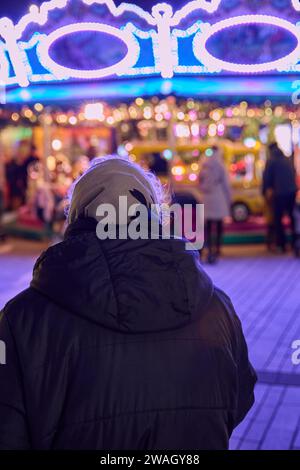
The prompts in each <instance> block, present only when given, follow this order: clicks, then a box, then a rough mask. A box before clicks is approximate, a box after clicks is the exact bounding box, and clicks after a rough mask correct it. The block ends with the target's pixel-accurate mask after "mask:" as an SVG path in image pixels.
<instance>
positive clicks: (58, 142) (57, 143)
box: [51, 139, 62, 152]
mask: <svg viewBox="0 0 300 470" xmlns="http://www.w3.org/2000/svg"><path fill="white" fill-rule="evenodd" d="M51 146H52V148H53V150H55V152H58V151H59V150H61V149H62V142H61V140H59V139H54V140H53V141H52V144H51Z"/></svg>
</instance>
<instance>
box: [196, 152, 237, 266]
mask: <svg viewBox="0 0 300 470" xmlns="http://www.w3.org/2000/svg"><path fill="white" fill-rule="evenodd" d="M208 155H209V156H208ZM208 155H207V154H206V156H205V161H204V163H203V165H202V169H201V173H200V177H199V184H200V190H201V192H202V201H203V204H204V217H205V238H206V246H207V249H208V262H209V263H213V262H215V261H216V259H217V258H218V256H219V255H220V252H221V244H222V236H223V221H224V219H225V218H226V217H229V216H230V213H231V210H230V208H231V189H230V184H229V177H228V174H227V171H226V168H225V165H224V163H223V159H222V154H221V152H220V150H219V148H218V147H213V148H212V149H211V152H209V153H208Z"/></svg>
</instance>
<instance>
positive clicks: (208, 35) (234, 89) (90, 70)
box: [0, 0, 300, 221]
mask: <svg viewBox="0 0 300 470" xmlns="http://www.w3.org/2000/svg"><path fill="white" fill-rule="evenodd" d="M136 3H137V4H133V3H120V2H119V3H117V2H114V1H113V0H104V1H101V0H51V1H49V2H45V3H43V4H42V5H41V6H40V7H37V6H32V7H31V8H30V10H29V12H28V13H27V14H26V15H25V16H23V17H22V18H21V19H20V20H19V22H18V23H16V24H13V23H12V22H11V21H10V20H9V19H8V18H2V19H1V20H0V38H1V40H0V57H1V69H0V79H1V81H2V83H3V84H4V85H5V87H6V93H5V95H6V96H5V99H6V105H5V106H4V107H3V108H2V109H1V114H0V123H1V128H2V132H1V137H0V141H1V142H0V144H1V147H2V151H3V153H4V155H5V158H6V160H7V161H8V160H9V159H11V158H12V157H13V156H14V155H15V154H16V153H17V152H18V151H19V148H20V146H21V145H22V146H23V148H24V145H25V146H26V143H27V145H31V144H32V143H34V145H35V146H36V147H37V149H38V154H39V155H40V158H41V161H42V162H43V164H44V166H45V168H46V169H47V172H49V173H52V174H54V175H56V177H57V174H59V175H60V176H59V178H60V181H63V179H64V176H65V181H64V184H65V186H66V187H67V186H68V184H69V182H70V181H71V180H72V179H73V178H74V177H76V176H77V175H78V174H80V171H82V169H84V168H85V165H86V161H87V160H89V159H91V158H93V157H95V156H96V155H104V154H107V153H109V152H112V151H115V150H116V149H118V151H119V152H120V153H122V154H123V153H127V154H128V155H129V157H130V158H131V159H133V160H135V161H138V162H139V163H141V164H142V165H145V166H147V167H150V168H152V169H153V170H154V171H156V172H157V173H158V174H160V176H161V177H162V178H164V179H166V180H168V181H170V183H171V185H172V186H173V188H174V191H175V192H177V193H178V194H179V195H180V197H182V198H183V199H184V198H193V199H194V200H199V198H200V197H201V196H200V195H199V194H198V192H197V177H198V172H199V167H200V165H201V155H203V154H204V153H209V152H210V151H211V150H210V149H211V147H212V145H215V144H217V145H219V146H221V147H222V148H223V150H224V155H225V159H226V163H227V164H228V168H229V171H230V175H231V179H232V185H233V188H234V212H233V215H234V218H235V220H237V221H242V220H247V219H248V218H249V217H251V216H252V215H257V214H261V212H262V200H261V196H260V190H259V186H260V183H261V175H262V171H263V168H264V164H265V160H266V144H267V143H268V142H270V141H272V140H274V139H275V140H277V141H278V143H279V145H281V146H282V148H283V150H284V152H285V154H286V156H287V157H292V156H293V158H295V165H296V168H299V163H298V154H299V150H298V147H299V135H300V134H299V119H300V112H299V111H298V107H297V105H298V103H299V102H300V98H299V97H300V92H299V90H300V82H298V81H297V77H298V74H299V71H300V27H299V24H298V22H299V19H300V2H299V1H297V0H269V1H264V2H261V1H256V0H251V1H250V0H211V1H208V0H198V1H197V0H196V1H191V2H188V3H186V4H184V3H183V5H182V6H180V8H179V7H175V4H176V5H177V4H178V2H173V7H172V6H171V5H169V4H166V3H160V4H158V5H156V6H154V7H153V8H151V9H149V10H147V8H146V7H145V6H144V5H143V7H142V6H139V5H138V2H136ZM171 3H172V2H171ZM262 3H263V5H262ZM2 94H3V95H4V93H2ZM33 175H35V176H36V172H35V171H33ZM63 175H64V176H63ZM56 183H57V181H56Z"/></svg>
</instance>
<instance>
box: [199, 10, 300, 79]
mask: <svg viewBox="0 0 300 470" xmlns="http://www.w3.org/2000/svg"><path fill="white" fill-rule="evenodd" d="M249 24H264V25H271V26H277V27H279V28H282V29H285V30H286V31H288V32H289V33H291V34H293V35H294V36H295V38H296V39H297V46H296V47H295V49H294V50H293V51H292V52H291V53H290V54H288V55H286V56H285V57H282V58H281V59H277V60H274V61H272V62H265V63H262V64H238V63H232V62H227V61H223V60H221V59H218V58H217V57H214V56H213V55H212V54H210V53H209V52H208V50H207V47H206V45H207V41H208V40H209V39H210V38H211V37H212V36H214V35H215V34H217V33H218V32H220V31H223V30H224V29H227V28H231V27H234V26H240V25H249ZM193 46H194V54H195V56H196V57H197V59H198V60H199V61H200V62H202V63H203V64H204V65H206V67H207V68H208V69H212V70H218V69H219V70H225V71H228V72H235V73H264V72H270V71H272V70H276V69H277V70H285V69H288V68H289V67H290V66H291V65H293V64H295V63H297V62H298V61H299V59H300V28H299V27H297V26H296V25H294V24H293V23H290V22H289V21H287V20H284V19H282V18H278V17H276V16H268V15H242V16H235V17H233V18H228V19H226V20H222V21H219V22H218V23H215V24H214V25H207V26H206V28H205V29H204V30H203V31H202V32H201V33H198V34H197V35H196V36H195V38H194V44H193Z"/></svg>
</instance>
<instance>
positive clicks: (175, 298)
mask: <svg viewBox="0 0 300 470" xmlns="http://www.w3.org/2000/svg"><path fill="white" fill-rule="evenodd" d="M31 287H33V288H34V289H36V290H38V291H39V292H40V293H42V294H43V295H45V296H46V297H47V298H48V299H49V300H52V301H53V302H54V303H56V304H58V305H60V306H61V307H63V308H65V309H67V310H68V311H69V312H70V313H73V314H75V315H79V316H81V317H84V318H86V319H87V320H89V321H93V322H95V323H97V324H99V325H102V326H104V327H107V328H110V329H114V330H118V331H122V332H129V333H138V332H151V331H152V332H153V331H161V330H168V329H174V328H178V327H181V326H184V325H186V324H187V323H189V322H191V321H195V320H197V319H198V318H199V316H200V315H201V314H202V312H203V311H204V310H205V308H206V306H207V305H208V303H209V301H210V299H211V296H212V293H213V285H212V282H211V280H210V278H209V277H208V276H207V275H206V273H205V272H204V271H203V269H202V268H201V265H200V261H199V255H198V253H195V252H191V251H186V250H185V241H184V240H179V239H171V240H162V239H159V240H119V239H117V240H105V241H103V240H99V239H98V238H97V235H96V222H95V221H94V220H92V219H85V220H84V221H80V220H78V221H77V222H75V223H74V224H72V225H71V226H70V227H69V228H68V230H67V233H66V237H65V240H64V241H63V242H61V243H59V244H58V245H55V246H53V247H50V248H49V249H48V250H47V251H46V252H44V253H43V254H42V255H41V257H40V258H39V259H38V261H37V262H36V265H35V267H34V272H33V279H32V282H31Z"/></svg>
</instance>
